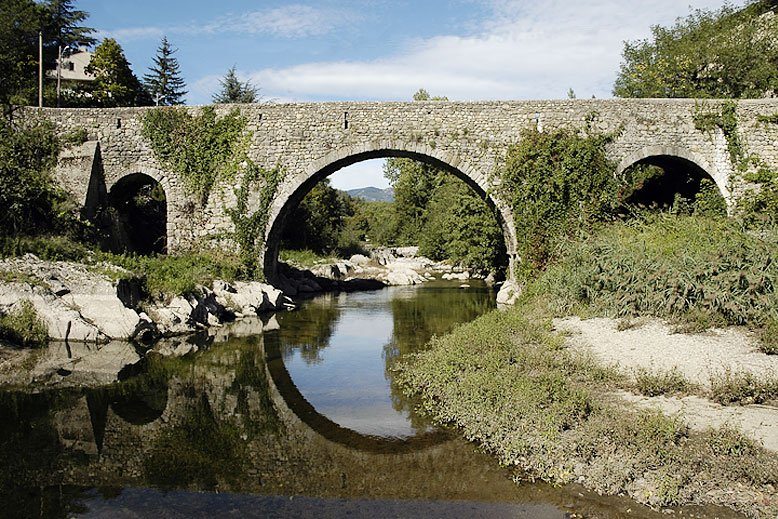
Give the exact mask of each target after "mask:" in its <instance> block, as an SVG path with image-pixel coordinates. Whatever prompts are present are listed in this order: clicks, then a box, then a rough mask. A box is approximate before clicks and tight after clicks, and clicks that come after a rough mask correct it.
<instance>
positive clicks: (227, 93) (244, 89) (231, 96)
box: [211, 65, 259, 103]
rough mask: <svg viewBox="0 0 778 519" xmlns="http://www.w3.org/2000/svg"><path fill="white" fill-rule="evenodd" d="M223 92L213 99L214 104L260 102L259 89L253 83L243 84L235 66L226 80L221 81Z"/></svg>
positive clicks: (229, 71)
mask: <svg viewBox="0 0 778 519" xmlns="http://www.w3.org/2000/svg"><path fill="white" fill-rule="evenodd" d="M219 83H220V84H221V90H220V91H219V92H217V93H216V94H214V95H213V96H212V98H211V99H213V102H214V103H256V102H258V101H259V96H258V93H259V89H258V88H257V87H256V86H254V85H253V84H252V83H251V81H249V80H247V81H246V82H245V83H241V82H240V80H239V79H238V74H237V72H236V70H235V66H234V65H233V66H232V68H230V70H228V71H227V74H225V76H224V78H223V79H221V80H219Z"/></svg>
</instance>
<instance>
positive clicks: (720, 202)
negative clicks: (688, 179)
mask: <svg viewBox="0 0 778 519" xmlns="http://www.w3.org/2000/svg"><path fill="white" fill-rule="evenodd" d="M693 205H694V213H695V214H698V215H701V216H727V202H726V200H724V197H723V196H721V191H720V190H719V187H718V186H717V185H716V183H715V182H714V181H713V180H712V179H709V178H703V179H702V181H701V182H700V190H699V191H698V192H697V194H696V195H695V197H694V204H693Z"/></svg>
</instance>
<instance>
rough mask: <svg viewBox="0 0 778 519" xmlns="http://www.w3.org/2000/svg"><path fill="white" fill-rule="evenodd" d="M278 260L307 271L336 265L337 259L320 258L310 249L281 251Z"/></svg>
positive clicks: (332, 257)
mask: <svg viewBox="0 0 778 519" xmlns="http://www.w3.org/2000/svg"><path fill="white" fill-rule="evenodd" d="M278 259H279V261H282V262H284V263H286V264H288V265H292V266H293V267H297V268H302V269H308V268H311V267H314V266H316V265H326V264H329V263H336V262H337V261H338V258H336V257H335V256H322V255H321V254H319V253H317V252H315V251H312V250H310V249H302V250H296V249H281V251H280V252H279V253H278Z"/></svg>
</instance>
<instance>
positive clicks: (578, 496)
mask: <svg viewBox="0 0 778 519" xmlns="http://www.w3.org/2000/svg"><path fill="white" fill-rule="evenodd" d="M471 285H472V286H471V287H468V288H461V287H460V284H459V283H455V282H432V283H429V284H425V285H423V286H421V287H391V288H386V289H383V290H379V291H375V292H362V293H352V294H325V295H321V296H317V297H314V298H311V299H309V300H306V301H303V302H302V305H301V308H300V309H299V310H298V311H294V312H288V313H282V314H277V315H275V316H273V317H272V318H271V319H268V318H267V317H265V318H264V321H260V320H256V321H254V322H253V324H252V322H251V321H250V322H248V323H246V322H242V323H238V324H236V326H235V327H234V328H233V329H232V332H230V330H229V329H228V330H226V333H225V332H224V331H222V332H220V334H219V335H218V336H217V337H199V338H194V339H192V341H193V342H195V343H196V344H197V346H198V351H197V352H196V353H190V354H188V355H186V356H184V357H181V358H161V357H158V356H150V357H149V358H148V359H147V361H145V363H144V365H143V366H142V367H141V368H140V369H139V370H137V372H136V373H128V374H126V375H127V376H126V380H125V381H123V382H121V383H119V384H116V385H114V386H110V387H107V388H106V387H96V388H79V389H68V390H57V389H42V388H39V389H37V390H35V391H29V390H25V391H12V390H6V391H2V392H0V468H2V470H1V471H0V503H2V507H0V517H211V516H214V515H219V516H235V517H343V516H346V515H348V516H358V517H363V516H365V517H378V518H380V517H420V516H421V517H447V518H450V517H533V518H541V519H543V518H563V517H608V518H609V517H614V518H615V517H623V516H624V515H629V516H630V517H654V516H657V517H660V516H661V515H660V514H656V513H655V512H652V511H651V510H648V509H646V508H644V507H641V506H639V505H636V504H635V503H634V502H633V501H631V500H629V499H625V498H603V497H600V496H597V495H594V494H591V493H588V492H585V491H584V490H582V489H580V488H577V487H574V486H570V487H565V488H552V487H550V486H548V485H544V484H529V483H522V484H516V483H515V482H514V481H513V479H512V475H513V474H512V473H511V472H509V471H508V470H507V469H504V468H501V467H499V465H498V464H497V463H496V462H495V460H494V459H493V458H490V457H489V456H487V455H486V454H483V453H481V452H478V450H477V448H476V446H475V445H474V444H472V443H468V442H465V441H464V440H462V439H461V438H460V437H459V435H458V434H457V433H456V432H455V431H450V430H445V429H441V428H438V427H435V426H434V425H433V424H431V423H430V422H429V421H428V420H427V419H425V417H424V416H421V415H420V414H418V413H417V412H416V411H415V407H416V406H415V402H413V401H412V400H411V399H408V398H407V397H405V396H404V395H403V394H402V393H401V392H400V391H399V389H398V388H397V387H396V385H395V384H394V383H393V371H392V369H393V367H394V366H395V364H396V362H397V361H398V360H399V359H402V358H403V357H405V356H407V355H408V354H412V353H414V352H418V351H420V350H422V349H423V348H425V347H427V344H428V341H429V340H430V338H431V337H433V336H434V335H440V334H444V333H446V332H447V331H449V330H451V329H452V327H454V326H456V325H457V324H458V323H464V322H467V321H470V320H472V319H474V318H476V317H477V316H479V315H481V314H483V313H484V312H487V311H490V310H492V309H493V308H494V299H495V295H494V293H493V291H492V290H491V289H489V288H488V287H486V286H485V285H482V284H479V283H477V282H471ZM252 326H253V328H252ZM262 328H264V330H265V331H264V333H253V332H252V330H254V331H255V332H257V331H259V330H261V329H262ZM684 512H685V511H680V513H681V515H682V516H684V517H689V516H700V515H696V514H697V513H700V514H701V516H705V515H706V514H705V513H704V511H691V512H689V513H686V514H684ZM689 514H691V515H689ZM717 515H718V516H721V514H720V513H719V514H717Z"/></svg>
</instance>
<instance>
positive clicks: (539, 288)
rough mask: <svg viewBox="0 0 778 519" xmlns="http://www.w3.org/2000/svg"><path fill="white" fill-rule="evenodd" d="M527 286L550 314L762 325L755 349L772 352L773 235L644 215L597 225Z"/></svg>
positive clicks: (777, 250)
mask: <svg viewBox="0 0 778 519" xmlns="http://www.w3.org/2000/svg"><path fill="white" fill-rule="evenodd" d="M566 250H567V252H566V254H565V255H564V256H563V258H562V259H561V260H560V261H559V262H558V263H556V264H554V265H552V266H550V267H549V268H548V269H547V270H546V271H545V272H544V273H543V274H542V275H541V276H540V279H539V280H538V282H537V283H535V287H534V290H535V291H536V292H537V293H546V294H550V295H551V296H552V300H553V302H554V313H555V314H557V315H569V314H570V313H572V312H577V311H580V309H581V308H588V311H589V312H590V313H594V314H597V315H604V316H608V317H614V318H627V319H629V318H635V317H638V316H654V317H663V318H667V319H671V320H674V321H676V322H678V323H679V326H680V327H681V328H682V329H684V330H686V331H697V330H701V329H707V328H710V327H712V326H722V325H746V326H750V327H752V328H760V327H764V332H763V333H762V334H761V337H762V343H763V350H765V351H766V352H769V351H774V350H775V349H776V345H775V344H776V341H778V338H776V336H777V335H778V334H776V333H775V330H776V325H775V324H774V323H775V322H776V312H778V294H777V293H776V287H778V263H777V262H775V261H774V258H776V257H778V233H777V232H775V230H768V231H766V232H762V233H753V232H750V231H748V230H746V229H744V228H743V227H742V226H741V225H740V224H739V223H738V222H737V221H734V220H730V219H725V218H712V217H702V216H683V217H682V216H677V215H670V214H660V215H653V216H651V215H648V216H645V217H643V218H640V219H637V220H635V221H631V222H627V223H615V224H608V225H605V226H603V228H602V229H600V230H599V231H598V232H595V233H594V234H593V235H592V236H591V237H589V238H588V239H586V240H581V241H576V242H570V243H569V244H568V245H567V247H566Z"/></svg>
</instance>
